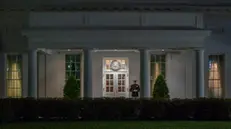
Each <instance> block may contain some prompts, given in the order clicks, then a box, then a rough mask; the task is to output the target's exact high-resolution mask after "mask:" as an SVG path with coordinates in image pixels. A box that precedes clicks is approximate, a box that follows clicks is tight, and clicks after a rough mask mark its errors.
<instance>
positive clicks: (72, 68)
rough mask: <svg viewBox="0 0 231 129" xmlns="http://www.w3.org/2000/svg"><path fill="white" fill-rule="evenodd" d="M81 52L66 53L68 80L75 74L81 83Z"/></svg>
mask: <svg viewBox="0 0 231 129" xmlns="http://www.w3.org/2000/svg"><path fill="white" fill-rule="evenodd" d="M80 66H81V54H78V55H66V80H67V79H68V77H70V76H73V77H75V79H76V80H77V82H78V83H79V84H80V81H81V80H80V79H81V73H80V72H81V67H80Z"/></svg>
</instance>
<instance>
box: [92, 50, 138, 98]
mask: <svg viewBox="0 0 231 129" xmlns="http://www.w3.org/2000/svg"><path fill="white" fill-rule="evenodd" d="M103 57H127V58H128V60H129V84H132V83H133V80H135V79H136V80H137V83H138V84H140V54H139V53H138V52H92V63H93V64H92V67H93V68H92V70H93V71H92V72H93V73H92V84H93V97H102V95H103V90H102V89H103V87H102V86H103V83H102V82H103V80H102V79H103V76H102V75H103V73H102V71H103Z"/></svg>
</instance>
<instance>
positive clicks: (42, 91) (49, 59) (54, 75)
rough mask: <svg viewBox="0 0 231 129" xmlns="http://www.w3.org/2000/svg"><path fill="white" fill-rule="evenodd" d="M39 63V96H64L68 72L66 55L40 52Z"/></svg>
mask: <svg viewBox="0 0 231 129" xmlns="http://www.w3.org/2000/svg"><path fill="white" fill-rule="evenodd" d="M45 60H46V61H45ZM38 63H39V65H38V67H39V68H38V70H39V71H38V74H39V75H38V91H39V94H38V95H39V97H63V87H64V85H65V73H66V72H65V55H64V54H51V55H44V54H39V56H38Z"/></svg>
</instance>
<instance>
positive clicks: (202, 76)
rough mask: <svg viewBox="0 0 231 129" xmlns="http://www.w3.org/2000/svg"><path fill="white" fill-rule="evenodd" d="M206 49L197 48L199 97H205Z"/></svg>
mask: <svg viewBox="0 0 231 129" xmlns="http://www.w3.org/2000/svg"><path fill="white" fill-rule="evenodd" d="M204 63H205V62H204V50H197V85H198V90H197V92H198V93H197V94H198V97H205V70H204V67H205V66H204Z"/></svg>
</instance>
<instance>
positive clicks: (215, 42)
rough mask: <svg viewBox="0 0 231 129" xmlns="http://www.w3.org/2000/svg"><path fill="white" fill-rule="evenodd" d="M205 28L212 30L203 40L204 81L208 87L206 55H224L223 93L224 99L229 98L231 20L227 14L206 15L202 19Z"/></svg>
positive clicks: (230, 80) (230, 85)
mask: <svg viewBox="0 0 231 129" xmlns="http://www.w3.org/2000/svg"><path fill="white" fill-rule="evenodd" d="M204 21H205V27H206V28H207V29H211V30H213V33H212V34H211V35H210V36H209V37H207V38H206V39H205V44H204V48H205V68H204V69H205V79H206V81H205V82H206V84H205V86H208V81H207V80H208V66H209V65H208V55H212V54H215V55H216V54H224V55H225V68H224V71H225V77H224V82H225V83H224V91H225V93H224V94H225V97H227V98H230V97H231V79H229V77H230V76H231V52H230V50H231V45H230V33H231V24H230V21H231V18H230V15H229V14H220V15H216V14H207V15H205V17H204ZM207 91H208V89H207V87H205V96H207V94H208V92H207Z"/></svg>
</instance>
